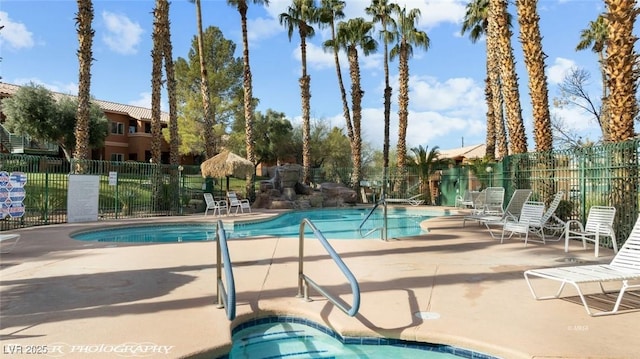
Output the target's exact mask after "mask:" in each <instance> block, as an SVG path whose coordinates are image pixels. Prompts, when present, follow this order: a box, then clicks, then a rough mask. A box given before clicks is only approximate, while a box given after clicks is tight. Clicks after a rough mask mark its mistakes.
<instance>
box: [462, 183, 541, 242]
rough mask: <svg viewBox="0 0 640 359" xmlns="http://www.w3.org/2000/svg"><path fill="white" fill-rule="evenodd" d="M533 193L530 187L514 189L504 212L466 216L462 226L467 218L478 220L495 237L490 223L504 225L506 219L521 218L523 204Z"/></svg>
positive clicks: (514, 219)
mask: <svg viewBox="0 0 640 359" xmlns="http://www.w3.org/2000/svg"><path fill="white" fill-rule="evenodd" d="M531 193H533V191H532V190H530V189H517V190H515V191H513V194H512V195H511V199H510V200H509V203H507V207H505V209H504V213H502V214H501V215H498V214H478V215H470V216H466V217H465V218H464V219H463V222H462V226H463V227H464V223H465V221H467V220H476V221H478V222H480V223H483V224H484V225H485V226H486V227H487V229H488V230H489V233H490V234H491V237H494V238H495V236H494V234H493V232H492V230H491V227H490V225H504V222H506V221H512V222H514V221H517V220H518V218H520V213H521V211H522V206H523V205H524V203H525V202H527V201H528V200H529V197H530V196H531Z"/></svg>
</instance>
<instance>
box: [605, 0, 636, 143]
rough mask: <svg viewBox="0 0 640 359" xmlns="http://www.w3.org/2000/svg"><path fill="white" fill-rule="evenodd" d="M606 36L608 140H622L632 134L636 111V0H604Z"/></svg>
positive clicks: (630, 136) (633, 134) (629, 137)
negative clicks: (634, 32) (609, 118)
mask: <svg viewBox="0 0 640 359" xmlns="http://www.w3.org/2000/svg"><path fill="white" fill-rule="evenodd" d="M605 3H606V5H607V14H606V19H607V23H608V25H609V26H608V34H609V40H608V41H607V50H606V51H607V57H606V60H605V71H606V73H607V87H608V88H609V91H610V94H609V101H608V103H609V111H610V115H611V126H610V130H611V134H610V135H611V140H612V141H613V142H621V141H626V140H628V139H631V138H632V137H633V136H635V133H634V129H633V120H634V118H635V117H636V115H637V113H638V104H637V102H636V92H637V87H638V81H637V80H638V69H637V63H638V54H636V52H635V50H634V43H635V42H636V40H637V37H636V36H635V35H634V34H633V25H634V22H635V18H636V16H637V12H638V10H637V9H636V0H605Z"/></svg>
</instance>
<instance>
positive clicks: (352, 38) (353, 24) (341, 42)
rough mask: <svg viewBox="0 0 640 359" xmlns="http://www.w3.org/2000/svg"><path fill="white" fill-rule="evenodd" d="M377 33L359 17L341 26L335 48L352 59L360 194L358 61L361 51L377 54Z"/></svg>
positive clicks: (356, 174) (353, 140)
mask: <svg viewBox="0 0 640 359" xmlns="http://www.w3.org/2000/svg"><path fill="white" fill-rule="evenodd" d="M371 30H373V23H371V22H367V21H365V20H364V19H363V18H361V17H358V18H355V19H350V20H349V21H347V22H341V23H340V24H338V32H337V35H336V40H335V42H334V43H333V44H331V45H332V46H334V47H335V46H338V47H340V48H342V49H344V50H345V51H346V53H347V58H348V59H349V74H350V77H351V106H352V110H353V123H352V124H351V127H352V128H353V131H352V133H351V134H350V136H349V142H350V144H351V154H352V158H353V173H352V175H351V183H352V186H353V189H354V190H355V191H356V193H359V192H360V180H361V179H362V136H361V122H362V95H363V94H364V91H362V87H361V85H360V64H359V62H358V48H360V49H361V50H362V53H363V54H364V55H365V56H366V55H369V54H370V53H372V52H374V51H376V49H377V47H378V44H377V43H376V40H374V39H373V38H372V37H371V35H369V33H370V32H371Z"/></svg>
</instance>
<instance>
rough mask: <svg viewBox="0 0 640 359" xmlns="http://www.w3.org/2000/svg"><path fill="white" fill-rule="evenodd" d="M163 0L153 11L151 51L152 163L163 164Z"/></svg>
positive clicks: (157, 0)
mask: <svg viewBox="0 0 640 359" xmlns="http://www.w3.org/2000/svg"><path fill="white" fill-rule="evenodd" d="M161 2H162V0H156V8H155V9H154V10H153V35H152V39H153V48H152V49H151V63H152V64H151V161H153V163H160V162H161V157H162V153H161V148H160V144H161V142H160V140H161V139H162V124H161V123H160V116H161V111H160V99H161V90H162V45H163V44H162V41H163V39H162V20H161V14H160V13H161V10H160V8H161V7H162V5H160V3H161Z"/></svg>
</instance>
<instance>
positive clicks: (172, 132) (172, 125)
mask: <svg viewBox="0 0 640 359" xmlns="http://www.w3.org/2000/svg"><path fill="white" fill-rule="evenodd" d="M158 5H159V11H160V16H161V26H160V29H161V30H162V55H163V56H162V57H163V58H164V70H165V72H166V75H167V95H168V97H169V151H170V152H169V163H170V164H172V165H174V166H175V165H178V164H180V135H179V134H178V110H177V99H176V75H175V68H174V65H173V45H172V44H171V25H170V23H169V2H168V1H167V0H162V1H160V3H159V4H158Z"/></svg>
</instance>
